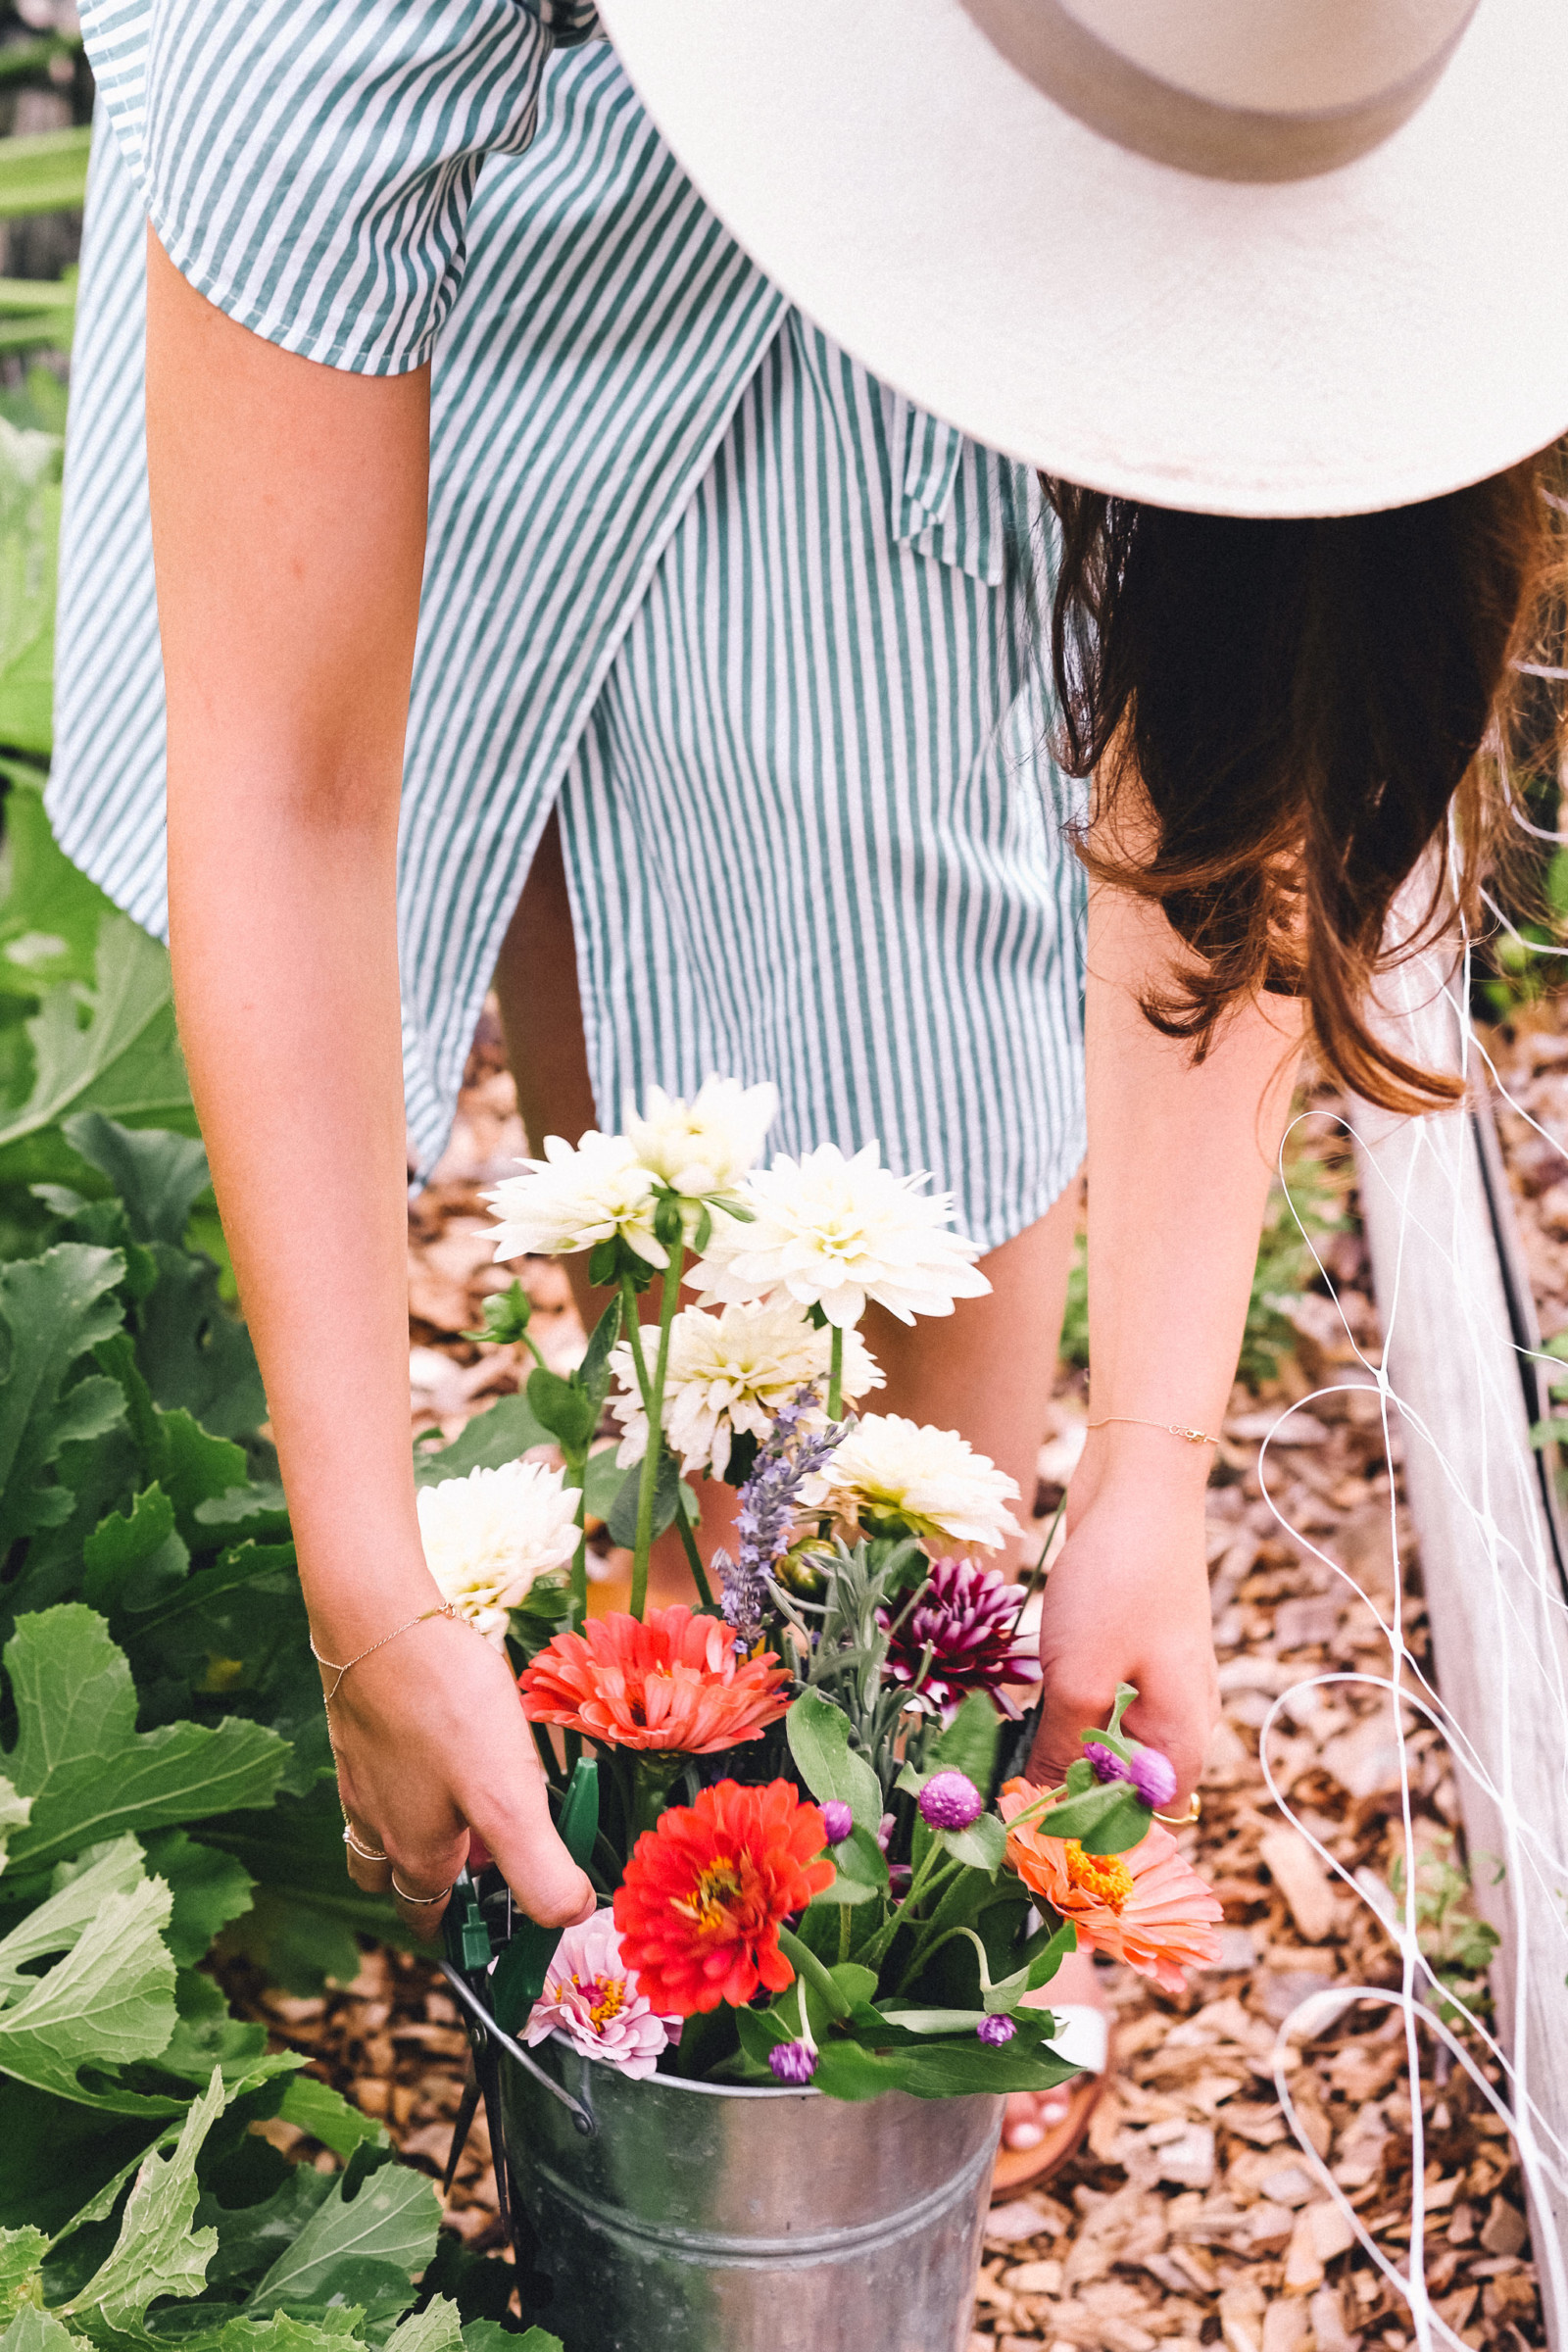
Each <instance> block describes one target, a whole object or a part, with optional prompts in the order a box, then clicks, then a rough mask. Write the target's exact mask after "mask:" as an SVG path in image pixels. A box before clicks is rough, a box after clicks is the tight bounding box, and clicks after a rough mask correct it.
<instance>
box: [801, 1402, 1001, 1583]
mask: <svg viewBox="0 0 1568 2352" xmlns="http://www.w3.org/2000/svg"><path fill="white" fill-rule="evenodd" d="M801 1499H802V1501H803V1502H805V1503H806V1504H808V1506H809V1507H810V1508H813V1509H815V1508H817V1507H819V1506H825V1507H826V1508H827V1509H829V1510H831V1511H834V1512H836V1513H837V1514H838V1515H839V1516H840V1517H842V1518H845V1519H851V1520H856V1521H859V1520H864V1519H878V1520H896V1521H897V1522H898V1523H899V1525H900V1526H901V1527H905V1528H907V1530H908V1532H909V1534H910V1535H911V1536H918V1537H920V1538H921V1539H922V1540H923V1541H926V1542H933V1541H934V1542H939V1543H951V1544H978V1545H980V1546H981V1547H982V1548H983V1549H984V1550H986V1551H995V1550H996V1549H997V1547H998V1545H999V1544H1002V1543H1003V1542H1005V1539H1006V1538H1007V1537H1008V1536H1015V1535H1017V1534H1018V1533H1019V1532H1020V1531H1019V1527H1018V1522H1017V1520H1016V1519H1014V1517H1013V1515H1012V1513H1011V1512H1010V1511H1009V1510H1008V1508H1007V1505H1008V1503H1009V1502H1015V1501H1016V1500H1017V1499H1018V1487H1017V1482H1016V1480H1014V1479H1010V1478H1008V1476H1007V1475H1006V1472H1005V1471H1004V1470H999V1469H998V1468H997V1465H996V1463H995V1462H993V1461H991V1460H989V1459H988V1458H987V1456H986V1455H985V1454H983V1453H976V1452H975V1450H974V1447H973V1446H970V1445H969V1444H968V1443H967V1441H966V1440H965V1439H963V1438H960V1437H959V1435H958V1433H957V1431H956V1430H954V1429H931V1428H925V1429H922V1428H921V1427H920V1426H919V1424H918V1423H916V1422H914V1421H907V1420H905V1418H904V1416H903V1414H902V1413H867V1414H866V1416H865V1418H864V1419H863V1420H862V1421H860V1422H858V1423H857V1425H856V1427H855V1428H854V1429H852V1430H851V1432H850V1434H849V1436H848V1437H847V1438H846V1439H845V1440H844V1442H843V1444H842V1445H841V1446H839V1447H838V1449H837V1451H836V1452H835V1453H834V1455H833V1457H832V1459H831V1460H830V1461H829V1462H828V1463H827V1464H826V1465H825V1467H824V1468H823V1469H822V1471H821V1472H820V1473H819V1474H818V1476H816V1477H815V1478H811V1479H808V1480H807V1482H806V1484H805V1485H804V1486H803V1487H802V1489H801Z"/></svg>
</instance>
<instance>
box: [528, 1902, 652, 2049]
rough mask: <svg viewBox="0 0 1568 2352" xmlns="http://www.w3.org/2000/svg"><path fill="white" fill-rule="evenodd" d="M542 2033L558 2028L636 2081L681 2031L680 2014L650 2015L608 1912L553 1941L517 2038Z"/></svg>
mask: <svg viewBox="0 0 1568 2352" xmlns="http://www.w3.org/2000/svg"><path fill="white" fill-rule="evenodd" d="M546 2034H565V2036H566V2038H567V2040H568V2041H570V2042H571V2043H572V2044H573V2045H574V2046H575V2047H576V2048H577V2049H579V2050H581V2052H582V2053H583V2056H584V2057H585V2058H599V2059H602V2060H603V2061H604V2063H605V2065H607V2066H618V2067H619V2069H620V2071H621V2073H622V2074H623V2075H630V2076H631V2077H632V2078H633V2079H634V2080H635V2081H637V2082H641V2081H643V2079H644V2078H645V2077H646V2076H648V2075H651V2074H652V2073H653V2071H654V2067H655V2064H656V2063H657V2061H658V2058H659V2053H660V2051H661V2050H665V2049H668V2047H669V2045H670V2043H671V2042H672V2041H677V2040H678V2039H679V2038H680V2019H679V2018H678V2017H660V2016H658V2015H656V2013H655V2011H654V2010H653V2008H652V2007H651V2005H650V2004H649V2002H648V2001H647V2000H646V1999H645V1998H644V1996H643V1994H642V1993H641V1992H640V1991H639V1990H638V1988H637V1971H636V1970H635V1969H634V1968H628V1967H627V1966H626V1964H625V1962H624V1960H623V1959H622V1958H621V1954H620V1937H619V1936H617V1935H616V1933H615V1923H614V1921H613V1918H612V1917H611V1914H610V1913H609V1912H608V1911H596V1912H595V1913H594V1915H593V1917H592V1919H585V1920H583V1921H581V1922H580V1923H579V1924H578V1926H576V1927H574V1928H568V1929H567V1930H566V1932H565V1934H564V1936H562V1938H561V1941H560V1942H559V1943H558V1944H557V1946H556V1956H555V1958H554V1959H553V1960H552V1961H551V1963H550V1967H549V1969H548V1971H547V1972H546V1975H545V1988H544V1991H543V1992H542V1993H541V1994H540V1996H539V1998H538V2000H536V2001H535V2003H534V2005H533V2009H532V2011H531V2012H530V2014H529V2018H528V2026H527V2031H526V2033H525V2034H523V2039H524V2041H528V2042H535V2041H543V2040H544V2038H545V2036H546Z"/></svg>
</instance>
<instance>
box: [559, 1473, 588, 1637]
mask: <svg viewBox="0 0 1568 2352" xmlns="http://www.w3.org/2000/svg"><path fill="white" fill-rule="evenodd" d="M562 1458H563V1460H564V1463H565V1471H564V1477H565V1483H566V1485H567V1486H568V1487H570V1488H572V1489H573V1490H574V1492H575V1494H576V1496H577V1548H576V1550H575V1551H574V1552H573V1553H572V1555H571V1573H570V1576H569V1577H568V1578H567V1590H568V1591H569V1593H570V1594H571V1615H570V1616H569V1617H568V1618H567V1620H566V1622H567V1624H568V1625H569V1626H570V1628H571V1630H572V1632H573V1633H574V1634H575V1633H580V1632H581V1630H582V1625H583V1620H584V1619H585V1618H586V1616H587V1614H588V1530H587V1529H586V1527H584V1525H583V1484H584V1481H585V1480H586V1478H587V1476H588V1456H587V1454H586V1453H567V1452H566V1449H565V1447H564V1446H563V1447H562Z"/></svg>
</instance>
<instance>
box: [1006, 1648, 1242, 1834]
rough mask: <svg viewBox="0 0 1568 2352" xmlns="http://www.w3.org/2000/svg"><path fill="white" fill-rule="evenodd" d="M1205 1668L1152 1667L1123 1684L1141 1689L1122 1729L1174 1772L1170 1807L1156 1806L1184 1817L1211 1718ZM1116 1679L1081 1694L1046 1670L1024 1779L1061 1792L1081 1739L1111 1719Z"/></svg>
mask: <svg viewBox="0 0 1568 2352" xmlns="http://www.w3.org/2000/svg"><path fill="white" fill-rule="evenodd" d="M1205 1664H1206V1662H1205V1661H1204V1660H1202V1659H1197V1660H1194V1661H1192V1663H1191V1669H1190V1671H1189V1672H1186V1673H1183V1672H1181V1671H1179V1670H1178V1671H1177V1672H1176V1673H1175V1674H1172V1672H1171V1671H1170V1669H1169V1668H1168V1667H1163V1666H1160V1667H1153V1666H1151V1667H1149V1668H1147V1669H1146V1670H1145V1671H1144V1673H1143V1676H1142V1678H1140V1676H1139V1675H1138V1673H1137V1671H1136V1670H1133V1671H1129V1672H1128V1674H1127V1680H1128V1681H1130V1682H1139V1683H1140V1691H1139V1696H1138V1698H1137V1699H1136V1700H1135V1701H1134V1702H1133V1704H1132V1705H1131V1706H1130V1707H1129V1708H1128V1710H1127V1712H1126V1714H1125V1715H1124V1716H1123V1718H1122V1728H1123V1730H1124V1731H1125V1732H1126V1733H1127V1734H1128V1736H1129V1737H1130V1738H1131V1739H1134V1740H1138V1741H1139V1742H1140V1743H1141V1744H1142V1745H1143V1746H1145V1747H1157V1748H1158V1749H1159V1751H1160V1753H1161V1754H1162V1755H1164V1756H1167V1757H1168V1758H1169V1760H1170V1763H1171V1766H1172V1768H1173V1770H1174V1771H1175V1774H1176V1793H1175V1796H1174V1797H1173V1798H1172V1800H1171V1803H1170V1805H1169V1806H1168V1807H1166V1806H1162V1807H1161V1808H1160V1810H1161V1811H1162V1812H1164V1811H1169V1812H1172V1813H1180V1812H1183V1811H1185V1810H1186V1807H1187V1805H1188V1803H1189V1801H1190V1799H1191V1797H1192V1794H1193V1791H1194V1789H1196V1788H1197V1787H1198V1784H1199V1782H1200V1780H1201V1778H1202V1772H1203V1763H1204V1759H1205V1757H1206V1755H1207V1752H1208V1741H1209V1735H1210V1733H1211V1732H1212V1730H1213V1727H1214V1717H1215V1713H1216V1706H1215V1700H1214V1696H1213V1679H1212V1674H1211V1672H1209V1671H1205ZM1119 1679H1120V1678H1119V1677H1116V1678H1114V1679H1113V1678H1111V1677H1109V1676H1107V1677H1106V1678H1105V1680H1104V1682H1103V1685H1102V1686H1101V1687H1100V1688H1099V1689H1098V1690H1097V1689H1095V1688H1093V1687H1090V1688H1084V1687H1083V1685H1082V1682H1081V1679H1075V1682H1074V1684H1073V1686H1072V1687H1071V1688H1069V1687H1068V1686H1067V1684H1066V1682H1065V1679H1064V1678H1063V1677H1062V1676H1060V1675H1059V1674H1058V1675H1052V1674H1051V1673H1050V1672H1049V1670H1048V1674H1047V1681H1046V1691H1045V1698H1044V1702H1043V1705H1042V1709H1041V1716H1040V1728H1039V1730H1038V1732H1037V1733H1036V1735H1035V1742H1034V1746H1033V1748H1032V1750H1031V1751H1030V1757H1029V1766H1028V1777H1029V1779H1030V1780H1031V1781H1033V1782H1035V1783H1036V1785H1037V1786H1038V1787H1040V1788H1043V1789H1053V1788H1056V1787H1058V1786H1059V1785H1060V1783H1061V1781H1062V1780H1063V1779H1064V1777H1065V1775H1066V1771H1067V1767H1068V1765H1069V1764H1072V1763H1074V1762H1076V1760H1077V1759H1078V1758H1079V1757H1080V1756H1081V1755H1082V1754H1083V1752H1084V1751H1083V1740H1082V1737H1081V1735H1082V1734H1083V1733H1084V1732H1094V1731H1096V1730H1099V1729H1101V1728H1102V1727H1103V1725H1104V1724H1105V1723H1106V1722H1107V1721H1108V1720H1109V1717H1110V1711H1111V1708H1112V1707H1113V1706H1114V1704H1115V1700H1116V1682H1117V1680H1119Z"/></svg>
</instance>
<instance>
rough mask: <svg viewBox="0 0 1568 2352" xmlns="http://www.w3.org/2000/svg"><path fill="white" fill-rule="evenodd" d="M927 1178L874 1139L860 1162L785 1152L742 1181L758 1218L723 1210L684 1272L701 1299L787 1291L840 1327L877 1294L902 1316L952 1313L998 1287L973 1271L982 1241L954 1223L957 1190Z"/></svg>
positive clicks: (825, 1147) (723, 1300)
mask: <svg viewBox="0 0 1568 2352" xmlns="http://www.w3.org/2000/svg"><path fill="white" fill-rule="evenodd" d="M929 1181H930V1179H929V1178H928V1177H926V1176H924V1175H918V1176H897V1175H895V1174H894V1172H893V1170H892V1169H891V1168H884V1167H883V1166H882V1164H881V1147H880V1146H879V1145H877V1144H874V1143H871V1144H867V1145H866V1146H865V1149H864V1150H863V1151H861V1152H856V1154H855V1156H854V1158H853V1159H846V1158H845V1156H844V1154H843V1152H841V1151H840V1150H839V1148H838V1146H837V1144H820V1145H818V1147H817V1149H816V1150H815V1151H814V1152H806V1153H805V1154H804V1155H803V1156H802V1157H801V1158H800V1159H798V1160H796V1159H790V1158H789V1157H787V1156H786V1155H785V1154H784V1153H782V1152H781V1153H780V1154H779V1156H778V1158H777V1159H775V1160H774V1162H773V1164H772V1166H771V1167H770V1168H760V1169H759V1170H758V1171H757V1173H756V1174H755V1175H752V1176H749V1177H748V1178H747V1180H746V1182H745V1183H744V1185H742V1186H741V1188H740V1196H739V1197H740V1199H741V1200H742V1201H744V1203H745V1205H746V1206H747V1207H748V1208H749V1209H750V1210H751V1212H752V1217H753V1222H752V1223H751V1224H741V1223H740V1222H739V1221H738V1220H736V1219H734V1218H728V1217H717V1218H715V1219H714V1222H713V1237H712V1240H711V1243H710V1245H709V1249H708V1252H707V1255H706V1256H704V1257H703V1258H702V1259H700V1260H699V1262H698V1264H697V1265H695V1266H694V1267H693V1268H692V1271H691V1272H690V1273H689V1274H688V1275H687V1277H686V1279H687V1281H688V1282H689V1283H692V1284H693V1285H694V1286H695V1287H696V1288H697V1289H698V1290H699V1291H700V1292H701V1293H702V1299H701V1303H702V1304H703V1305H704V1306H712V1305H731V1304H735V1303H737V1302H739V1301H741V1300H744V1299H766V1298H770V1297H773V1296H775V1295H776V1294H778V1293H780V1292H782V1293H785V1294H787V1295H788V1297H790V1298H791V1299H795V1300H796V1302H797V1303H798V1304H799V1305H801V1306H820V1307H821V1309H822V1312H823V1313H824V1314H825V1315H826V1317H827V1319H828V1321H829V1322H830V1323H836V1324H839V1325H840V1326H848V1325H851V1324H854V1323H858V1321H859V1319H860V1317H861V1316H862V1315H863V1314H864V1312H865V1307H866V1301H867V1299H875V1300H876V1301H877V1303H878V1305H880V1306H885V1307H886V1308H887V1310H888V1312H889V1313H890V1314H893V1315H897V1316H898V1318H899V1320H900V1322H901V1323H912V1322H913V1320H914V1318H915V1316H916V1315H951V1314H952V1312H953V1302H954V1300H955V1299H978V1298H980V1297H981V1296H982V1295H983V1294H984V1293H985V1292H987V1291H989V1290H990V1288H991V1285H990V1283H989V1282H988V1281H987V1280H986V1278H985V1276H984V1275H983V1274H982V1273H980V1272H979V1271H978V1270H977V1269H976V1266H975V1263H974V1261H975V1259H976V1258H977V1257H978V1256H979V1254H980V1251H979V1249H978V1247H977V1246H976V1244H975V1243H973V1242H971V1241H966V1240H965V1239H964V1237H963V1235H962V1234H959V1233H951V1232H949V1231H948V1230H947V1228H948V1224H949V1220H950V1218H951V1217H952V1214H953V1209H952V1196H951V1195H950V1194H948V1193H929V1194H925V1195H922V1194H921V1193H920V1191H919V1187H920V1186H921V1185H923V1184H926V1183H929Z"/></svg>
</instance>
